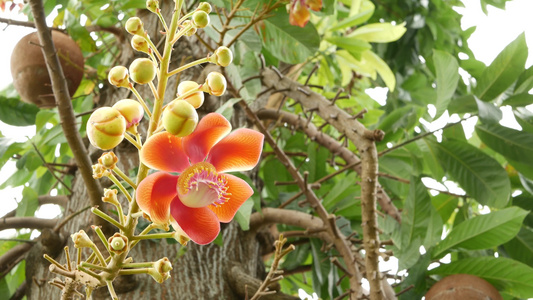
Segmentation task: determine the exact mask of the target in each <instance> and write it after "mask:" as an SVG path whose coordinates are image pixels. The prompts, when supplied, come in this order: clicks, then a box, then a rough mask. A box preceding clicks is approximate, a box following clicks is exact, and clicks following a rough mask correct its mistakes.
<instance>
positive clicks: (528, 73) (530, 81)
mask: <svg viewBox="0 0 533 300" xmlns="http://www.w3.org/2000/svg"><path fill="white" fill-rule="evenodd" d="M531 89H533V66H531V67H529V68H528V69H527V70H525V71H524V72H522V74H520V77H518V80H517V81H516V84H515V86H514V94H520V93H527V92H529V90H531Z"/></svg>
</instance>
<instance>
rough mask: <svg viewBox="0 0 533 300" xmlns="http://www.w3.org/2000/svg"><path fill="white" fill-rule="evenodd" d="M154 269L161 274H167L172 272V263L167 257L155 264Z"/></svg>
mask: <svg viewBox="0 0 533 300" xmlns="http://www.w3.org/2000/svg"><path fill="white" fill-rule="evenodd" d="M154 269H155V270H156V271H157V272H159V273H167V272H170V271H171V270H172V263H170V260H169V259H168V258H166V257H163V258H161V259H160V260H158V261H156V262H154Z"/></svg>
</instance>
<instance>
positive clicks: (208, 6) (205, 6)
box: [196, 2, 211, 13]
mask: <svg viewBox="0 0 533 300" xmlns="http://www.w3.org/2000/svg"><path fill="white" fill-rule="evenodd" d="M196 10H202V11H205V12H206V13H210V12H211V4H209V3H207V2H200V4H198V8H196Z"/></svg>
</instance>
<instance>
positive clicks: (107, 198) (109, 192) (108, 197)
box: [102, 189, 120, 205]
mask: <svg viewBox="0 0 533 300" xmlns="http://www.w3.org/2000/svg"><path fill="white" fill-rule="evenodd" d="M117 194H118V190H116V189H104V196H103V197H102V201H104V202H107V203H111V204H113V205H120V203H119V202H118V198H117Z"/></svg>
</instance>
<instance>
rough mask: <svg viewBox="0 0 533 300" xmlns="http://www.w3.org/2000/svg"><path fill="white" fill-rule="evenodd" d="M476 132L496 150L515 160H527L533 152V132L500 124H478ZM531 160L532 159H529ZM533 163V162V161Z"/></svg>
mask: <svg viewBox="0 0 533 300" xmlns="http://www.w3.org/2000/svg"><path fill="white" fill-rule="evenodd" d="M476 133H477V135H478V136H479V138H480V139H481V141H483V143H485V144H486V145H487V146H489V147H490V148H491V149H493V150H494V151H496V152H498V153H500V154H501V155H503V156H505V157H506V158H509V159H511V160H514V161H518V162H521V161H524V162H527V161H528V158H531V153H533V133H530V132H525V131H519V130H515V129H511V128H508V127H504V126H501V125H499V124H478V125H476ZM529 161H530V162H531V161H532V160H531V159H529ZM531 164H533V163H531Z"/></svg>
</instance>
